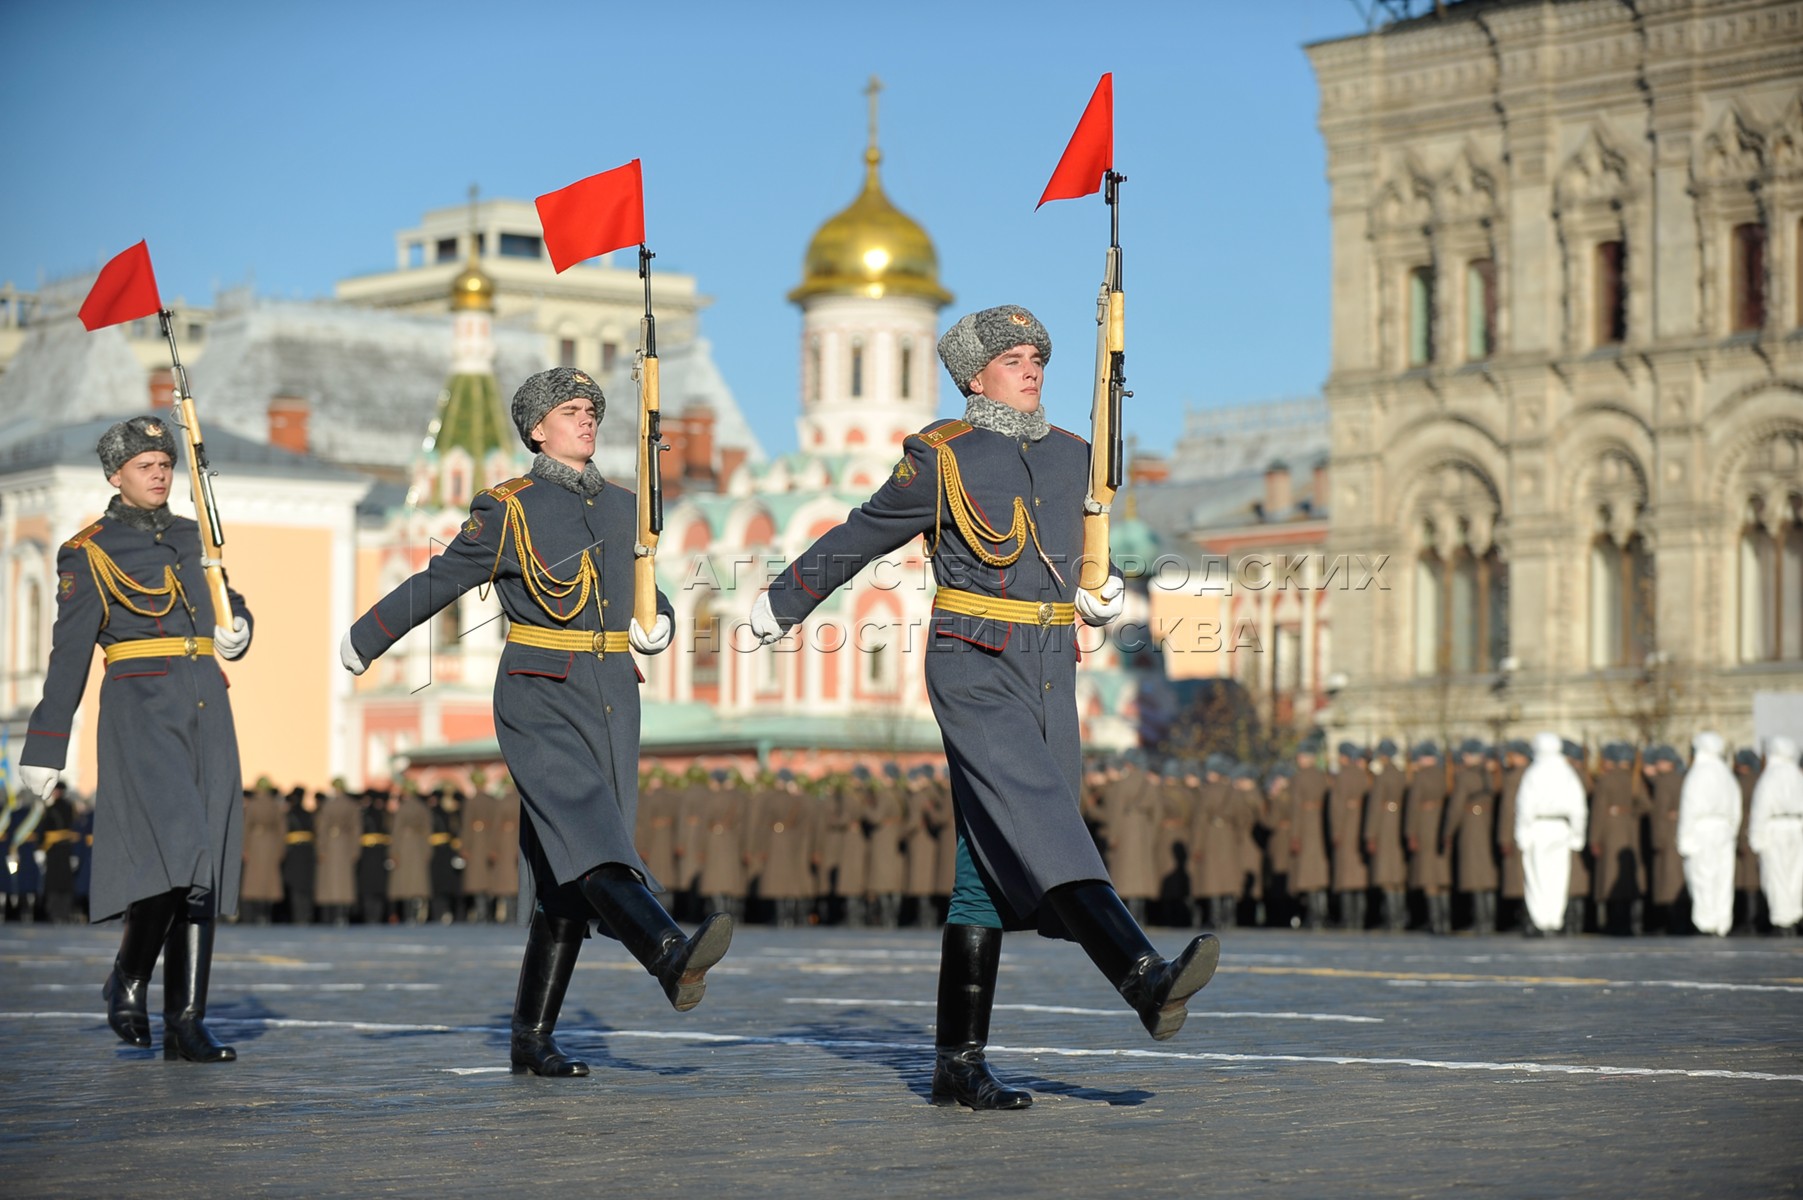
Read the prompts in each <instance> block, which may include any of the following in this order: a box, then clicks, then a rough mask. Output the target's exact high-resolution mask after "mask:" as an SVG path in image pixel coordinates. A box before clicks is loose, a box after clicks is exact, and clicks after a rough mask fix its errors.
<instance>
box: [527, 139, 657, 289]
mask: <svg viewBox="0 0 1803 1200" xmlns="http://www.w3.org/2000/svg"><path fill="white" fill-rule="evenodd" d="M537 203H538V221H539V224H540V225H542V226H544V229H545V249H546V250H547V251H548V252H549V253H550V255H551V265H552V266H553V267H556V268H557V270H558V272H559V273H562V272H563V271H564V270H565V269H566V268H568V267H573V266H575V265H576V264H577V263H579V262H581V261H582V260H583V259H585V258H593V257H594V256H595V255H597V254H606V253H607V252H608V251H609V250H618V249H619V248H620V247H622V246H636V245H638V244H639V243H641V242H643V241H644V240H645V181H644V177H643V176H642V175H641V174H640V172H639V160H638V159H636V158H635V159H633V160H632V161H631V162H629V163H627V164H626V165H625V166H623V167H615V168H614V169H613V170H611V171H603V172H601V173H600V174H599V175H590V176H589V177H588V178H587V179H579V180H577V181H576V182H575V183H572V184H571V185H570V186H569V187H566V188H559V189H558V190H557V191H555V192H546V193H545V194H544V195H542V196H540V197H539V198H538V201H537Z"/></svg>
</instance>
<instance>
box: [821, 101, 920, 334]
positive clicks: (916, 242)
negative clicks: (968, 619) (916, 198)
mask: <svg viewBox="0 0 1803 1200" xmlns="http://www.w3.org/2000/svg"><path fill="white" fill-rule="evenodd" d="M873 133H874V131H873ZM882 161H883V156H882V153H881V152H880V151H879V150H878V149H877V148H876V142H875V138H874V136H873V137H872V139H871V146H870V148H869V149H868V150H866V151H865V152H864V162H865V164H866V169H865V175H864V191H863V192H862V193H861V194H860V195H859V196H858V198H857V199H856V200H853V201H852V202H851V205H850V207H848V208H846V209H845V210H844V211H843V212H840V213H838V214H837V215H835V216H833V217H830V218H828V219H827V222H826V224H824V225H822V226H821V227H820V230H819V232H817V233H815V234H814V240H813V241H811V242H809V243H808V253H807V257H806V258H805V259H803V260H802V278H801V286H800V287H798V288H796V289H795V290H794V291H792V292H790V293H789V299H790V300H792V301H801V300H806V299H809V298H810V297H813V296H833V295H837V296H869V297H871V298H873V299H875V298H878V297H882V296H912V297H917V298H919V299H922V300H931V301H932V302H933V303H934V305H936V306H943V305H946V304H950V303H951V301H952V294H951V293H950V292H948V291H946V290H945V289H944V288H942V287H940V286H939V255H938V252H937V251H935V250H934V249H933V239H932V238H930V237H928V236H927V231H926V230H924V229H922V228H921V227H920V226H919V225H918V224H916V223H915V222H914V220H913V219H912V218H911V217H909V216H908V215H907V214H906V213H904V212H902V211H901V210H900V209H898V208H896V207H895V205H893V204H891V203H890V202H889V197H888V196H885V195H884V194H883V184H882V181H881V180H880V179H879V178H878V176H877V164H878V163H880V162H882Z"/></svg>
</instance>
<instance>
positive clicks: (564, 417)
mask: <svg viewBox="0 0 1803 1200" xmlns="http://www.w3.org/2000/svg"><path fill="white" fill-rule="evenodd" d="M596 424H597V421H596V419H595V404H594V401H592V400H588V399H585V398H583V397H577V398H576V399H573V400H566V401H564V402H563V403H562V404H559V405H558V406H557V407H556V408H554V409H552V410H551V411H550V412H548V413H546V414H545V419H544V420H542V421H540V422H539V423H538V424H537V425H535V426H533V429H532V440H533V441H535V442H538V443H539V444H540V445H541V446H543V447H544V452H545V453H546V454H548V455H550V456H551V457H552V458H554V459H556V460H557V461H558V462H560V463H562V464H563V465H564V466H566V467H574V468H575V469H577V470H579V471H580V470H581V469H582V467H583V465H584V464H585V463H587V462H588V460H589V459H591V458H593V457H594V456H595V426H596Z"/></svg>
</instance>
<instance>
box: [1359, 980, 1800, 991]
mask: <svg viewBox="0 0 1803 1200" xmlns="http://www.w3.org/2000/svg"><path fill="white" fill-rule="evenodd" d="M1384 982H1385V983H1386V984H1388V985H1389V986H1391V987H1421V988H1425V987H1438V988H1489V987H1507V988H1536V987H1559V988H1595V989H1602V988H1687V989H1691V990H1694V991H1701V992H1803V987H1798V986H1793V985H1791V984H1782V983H1719V982H1714V981H1711V980H1707V979H1516V978H1508V977H1499V978H1497V979H1386V980H1384Z"/></svg>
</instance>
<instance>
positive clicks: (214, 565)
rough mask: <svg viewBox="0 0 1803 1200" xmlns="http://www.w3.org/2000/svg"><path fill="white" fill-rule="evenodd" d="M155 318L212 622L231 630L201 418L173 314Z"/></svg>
mask: <svg viewBox="0 0 1803 1200" xmlns="http://www.w3.org/2000/svg"><path fill="white" fill-rule="evenodd" d="M157 318H158V320H160V321H161V322H162V326H163V337H164V338H166V339H167V340H168V342H169V361H170V362H171V363H172V364H174V366H173V369H172V373H171V374H172V378H173V380H174V383H175V396H174V406H175V423H176V424H177V425H179V426H181V429H182V434H183V437H184V438H185V440H186V441H187V443H188V487H189V491H190V493H191V494H192V495H193V497H194V518H195V520H196V521H198V522H199V523H200V564H201V567H202V569H203V570H204V571H205V572H206V577H207V590H208V592H210V593H211V594H212V597H213V621H214V623H215V624H218V625H223V626H225V627H226V628H227V629H230V628H231V627H232V601H231V597H230V596H228V595H227V594H226V590H225V553H224V549H223V548H224V546H225V527H224V526H223V525H222V524H220V521H219V501H218V500H216V499H214V498H213V471H212V468H211V467H209V466H208V464H207V446H206V442H205V441H203V440H202V438H201V436H200V416H199V414H198V413H197V412H196V411H195V408H194V397H193V396H192V395H191V394H190V393H189V391H188V372H187V371H186V370H185V369H184V368H183V367H182V356H181V352H180V351H178V350H177V349H176V347H175V314H174V313H172V312H170V311H169V310H168V309H166V308H165V309H161V310H160V311H158V313H157Z"/></svg>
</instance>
